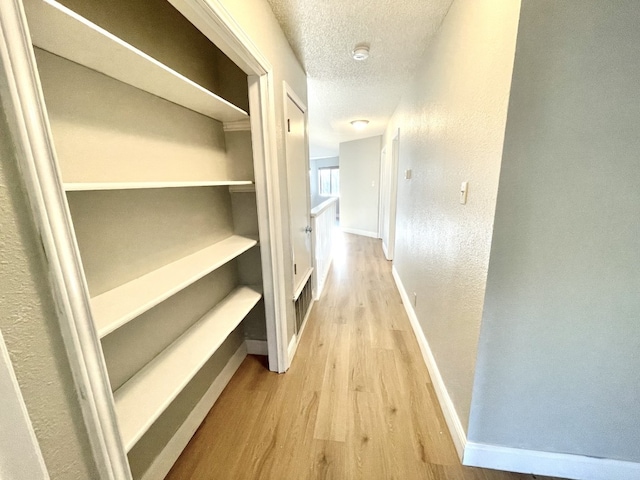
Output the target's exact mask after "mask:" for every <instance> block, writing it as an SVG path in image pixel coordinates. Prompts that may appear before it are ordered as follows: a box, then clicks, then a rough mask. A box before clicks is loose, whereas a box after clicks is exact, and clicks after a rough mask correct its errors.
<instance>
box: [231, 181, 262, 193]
mask: <svg viewBox="0 0 640 480" xmlns="http://www.w3.org/2000/svg"><path fill="white" fill-rule="evenodd" d="M255 191H256V184H255V183H253V182H249V183H244V184H237V185H229V192H230V193H251V192H255Z"/></svg>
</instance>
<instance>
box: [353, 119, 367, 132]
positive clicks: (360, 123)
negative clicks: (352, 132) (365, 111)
mask: <svg viewBox="0 0 640 480" xmlns="http://www.w3.org/2000/svg"><path fill="white" fill-rule="evenodd" d="M368 124H369V120H353V121H352V122H351V125H353V128H355V129H356V130H364V128H365V127H366V126H367V125H368Z"/></svg>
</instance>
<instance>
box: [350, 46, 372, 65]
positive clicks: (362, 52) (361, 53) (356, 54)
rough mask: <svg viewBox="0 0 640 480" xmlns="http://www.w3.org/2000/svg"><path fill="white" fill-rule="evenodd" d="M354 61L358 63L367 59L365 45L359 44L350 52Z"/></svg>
mask: <svg viewBox="0 0 640 480" xmlns="http://www.w3.org/2000/svg"><path fill="white" fill-rule="evenodd" d="M351 55H352V56H353V59H354V60H358V61H359V62H361V61H363V60H366V59H367V58H369V45H367V44H366V43H359V44H358V45H356V46H355V48H354V49H353V52H351Z"/></svg>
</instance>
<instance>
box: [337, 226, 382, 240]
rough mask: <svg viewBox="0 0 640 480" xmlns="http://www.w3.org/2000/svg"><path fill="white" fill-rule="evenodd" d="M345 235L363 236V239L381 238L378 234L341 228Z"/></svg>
mask: <svg viewBox="0 0 640 480" xmlns="http://www.w3.org/2000/svg"><path fill="white" fill-rule="evenodd" d="M340 229H341V230H342V231H343V232H344V233H352V234H354V235H362V236H363V237H371V238H380V237H378V232H370V231H368V230H360V229H358V228H347V227H340Z"/></svg>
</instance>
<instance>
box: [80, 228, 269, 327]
mask: <svg viewBox="0 0 640 480" xmlns="http://www.w3.org/2000/svg"><path fill="white" fill-rule="evenodd" d="M256 244H257V240H256V239H253V238H247V237H241V236H239V235H232V236H231V237H229V238H226V239H224V240H222V241H221V242H218V243H216V244H214V245H211V246H209V247H207V248H204V249H202V250H200V251H198V252H195V253H192V254H191V255H187V256H186V257H183V258H181V259H180V260H177V261H175V262H172V263H169V264H167V265H165V266H163V267H161V268H159V269H157V270H154V271H153V272H150V273H148V274H146V275H143V276H142V277H139V278H136V279H135V280H132V281H131V282H127V283H125V284H124V285H121V286H119V287H117V288H114V289H113V290H109V291H108V292H105V293H103V294H101V295H98V296H97V297H94V298H92V299H91V308H92V310H93V316H94V319H95V322H96V328H97V330H98V335H99V336H100V337H104V336H105V335H108V334H109V333H111V332H113V331H114V330H115V329H117V328H119V327H121V326H122V325H124V324H125V323H127V322H129V321H130V320H132V319H134V318H136V317H137V316H138V315H140V314H142V313H144V312H146V311H147V310H149V309H151V308H153V307H155V306H156V305H158V304H159V303H160V302H162V301H163V300H166V299H167V298H169V297H170V296H171V295H174V294H175V293H177V292H179V291H180V290H182V289H183V288H185V287H187V286H189V285H191V284H192V283H194V282H196V281H198V280H200V279H201V278H202V277H204V276H205V275H207V274H208V273H211V272H212V271H214V270H215V269H217V268H219V267H221V266H222V265H224V264H225V263H227V262H229V261H230V260H233V259H234V258H236V257H237V256H238V255H240V254H242V253H243V252H246V251H247V250H249V249H250V248H251V247H253V246H254V245H256Z"/></svg>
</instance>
